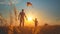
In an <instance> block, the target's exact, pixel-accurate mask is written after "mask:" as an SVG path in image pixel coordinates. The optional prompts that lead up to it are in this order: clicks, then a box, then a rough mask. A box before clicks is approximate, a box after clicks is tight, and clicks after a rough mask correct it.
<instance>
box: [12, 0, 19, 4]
mask: <svg viewBox="0 0 60 34" xmlns="http://www.w3.org/2000/svg"><path fill="white" fill-rule="evenodd" d="M11 2H12V4H18V3H19V1H18V0H11Z"/></svg>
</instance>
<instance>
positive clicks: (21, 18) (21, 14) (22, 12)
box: [18, 9, 26, 27]
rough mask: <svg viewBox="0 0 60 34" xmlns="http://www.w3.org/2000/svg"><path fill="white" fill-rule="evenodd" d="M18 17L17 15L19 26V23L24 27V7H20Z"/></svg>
mask: <svg viewBox="0 0 60 34" xmlns="http://www.w3.org/2000/svg"><path fill="white" fill-rule="evenodd" d="M18 17H19V18H18V19H19V20H20V27H21V24H22V25H23V27H24V19H25V17H26V15H25V12H24V9H22V11H21V12H20V13H19V16H18Z"/></svg>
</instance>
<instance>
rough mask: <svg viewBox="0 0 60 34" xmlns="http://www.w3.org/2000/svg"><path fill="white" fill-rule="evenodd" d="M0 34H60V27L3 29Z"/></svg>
mask: <svg viewBox="0 0 60 34" xmlns="http://www.w3.org/2000/svg"><path fill="white" fill-rule="evenodd" d="M0 34H60V25H47V26H38V27H36V28H35V27H26V26H25V27H12V26H8V27H1V26H0Z"/></svg>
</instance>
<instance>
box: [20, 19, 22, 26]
mask: <svg viewBox="0 0 60 34" xmlns="http://www.w3.org/2000/svg"><path fill="white" fill-rule="evenodd" d="M21 23H22V20H21V19H20V27H21Z"/></svg>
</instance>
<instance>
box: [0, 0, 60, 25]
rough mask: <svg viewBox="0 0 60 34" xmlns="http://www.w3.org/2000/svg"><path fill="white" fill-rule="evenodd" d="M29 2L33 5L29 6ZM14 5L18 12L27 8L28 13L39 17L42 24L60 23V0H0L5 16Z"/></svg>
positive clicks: (0, 6)
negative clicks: (27, 4)
mask: <svg viewBox="0 0 60 34" xmlns="http://www.w3.org/2000/svg"><path fill="white" fill-rule="evenodd" d="M10 2H12V6H11V5H10ZM27 2H31V3H32V6H30V7H27V6H26V3H27ZM14 5H15V6H16V8H17V10H18V12H20V11H21V9H25V13H26V14H27V15H31V16H33V17H34V18H37V19H38V21H39V24H40V25H41V24H45V23H48V24H53V25H60V0H0V13H1V14H2V15H3V17H4V18H7V17H8V16H9V13H10V11H11V10H13V7H14Z"/></svg>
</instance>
